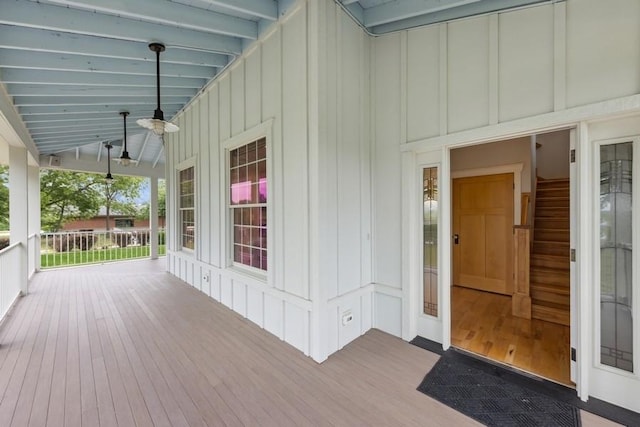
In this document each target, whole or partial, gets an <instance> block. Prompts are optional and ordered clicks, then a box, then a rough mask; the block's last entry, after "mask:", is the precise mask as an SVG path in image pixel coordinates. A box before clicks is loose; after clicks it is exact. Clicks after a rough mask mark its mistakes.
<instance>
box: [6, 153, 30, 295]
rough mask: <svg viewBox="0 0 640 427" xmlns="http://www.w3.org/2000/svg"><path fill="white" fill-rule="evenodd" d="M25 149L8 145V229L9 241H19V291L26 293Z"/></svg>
mask: <svg viewBox="0 0 640 427" xmlns="http://www.w3.org/2000/svg"><path fill="white" fill-rule="evenodd" d="M28 181H29V180H28V166H27V150H26V149H25V148H22V147H15V146H12V145H10V146H9V230H10V232H11V239H10V243H11V244H12V245H13V244H14V243H20V248H19V251H20V276H19V278H18V280H19V282H20V291H21V293H22V295H26V294H27V293H28V291H29V290H28V281H27V280H28V278H27V277H28V275H27V269H28V263H27V248H28V238H29V216H28V214H27V213H28V212H29V197H25V195H28V192H29V186H28Z"/></svg>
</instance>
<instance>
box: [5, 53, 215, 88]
mask: <svg viewBox="0 0 640 427" xmlns="http://www.w3.org/2000/svg"><path fill="white" fill-rule="evenodd" d="M0 67H6V68H23V69H37V70H59V71H77V72H98V73H115V74H137V75H145V76H153V77H155V76H156V64H154V63H151V62H147V61H136V60H131V59H110V58H101V57H87V56H83V55H68V54H62V53H47V52H29V51H26V50H15V49H0ZM216 72H217V70H216V68H215V67H200V66H197V65H182V64H160V76H161V77H162V76H175V77H195V78H200V79H210V78H212V77H213V76H215V74H216ZM152 81H154V82H155V79H152Z"/></svg>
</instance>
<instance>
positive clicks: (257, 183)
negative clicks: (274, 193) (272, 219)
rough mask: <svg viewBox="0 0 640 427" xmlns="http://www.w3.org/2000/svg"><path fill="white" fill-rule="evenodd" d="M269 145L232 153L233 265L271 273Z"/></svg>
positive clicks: (262, 143) (263, 143)
mask: <svg viewBox="0 0 640 427" xmlns="http://www.w3.org/2000/svg"><path fill="white" fill-rule="evenodd" d="M266 145H267V141H266V138H260V139H258V140H256V141H253V142H251V143H249V144H246V145H243V146H241V147H238V148H235V149H233V150H230V151H229V183H230V186H229V209H230V218H231V225H232V230H231V244H232V248H233V263H234V264H235V265H243V266H247V267H252V268H255V269H258V270H261V271H267V148H266Z"/></svg>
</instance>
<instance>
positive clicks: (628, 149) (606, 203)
mask: <svg viewBox="0 0 640 427" xmlns="http://www.w3.org/2000/svg"><path fill="white" fill-rule="evenodd" d="M639 144H640V138H628V139H623V140H613V141H603V142H600V143H598V144H596V145H595V147H594V151H593V154H594V160H595V161H594V168H595V172H596V173H595V176H596V178H597V182H595V184H596V185H595V187H596V189H597V197H596V198H595V201H596V206H594V213H595V226H596V228H595V231H596V233H595V237H596V241H595V242H594V249H595V261H596V268H597V272H596V274H595V278H596V280H595V281H594V282H595V283H596V289H594V293H593V295H594V305H593V307H594V311H595V313H594V314H595V316H594V330H593V335H594V352H593V369H592V374H591V385H590V391H591V392H592V393H591V394H593V395H594V396H596V397H600V398H602V399H605V400H607V401H609V402H612V403H615V404H618V405H620V406H624V407H627V408H630V409H633V410H634V411H640V398H638V396H640V375H639V374H640V366H639V364H640V363H639V362H640V357H639V356H640V355H639V354H638V350H639V342H638V340H639V338H640V334H639V333H638V294H640V286H639V284H640V280H638V274H639V272H638V250H637V245H638V237H639V236H640V234H639V230H638V226H637V225H638V221H637V218H638V202H637V200H636V199H637V197H634V195H637V194H638V191H637V188H638V184H637V182H636V181H637V179H638V178H637V177H640V174H639V168H640V163H639V162H638V161H637V160H636V159H635V157H636V156H637V153H638V152H639V150H640V145H639ZM634 178H635V179H634ZM634 249H635V250H634Z"/></svg>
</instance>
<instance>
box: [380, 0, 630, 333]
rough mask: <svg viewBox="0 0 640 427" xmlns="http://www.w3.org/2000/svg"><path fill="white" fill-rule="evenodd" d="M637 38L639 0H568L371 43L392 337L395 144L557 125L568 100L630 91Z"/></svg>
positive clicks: (397, 209)
mask: <svg viewBox="0 0 640 427" xmlns="http://www.w3.org/2000/svg"><path fill="white" fill-rule="evenodd" d="M638 46H640V2H638V1H637V0H619V1H616V4H615V7H611V5H610V4H609V3H608V2H602V1H600V0H567V1H566V2H559V3H556V4H545V5H540V6H534V7H528V8H523V9H520V10H514V11H506V12H503V13H496V14H490V15H485V16H479V17H473V18H469V19H464V20H459V21H455V22H450V23H443V24H436V25H433V26H429V27H424V28H418V29H412V30H407V31H402V32H398V33H394V34H389V35H385V36H382V37H378V38H376V39H374V40H373V41H372V59H371V66H372V88H373V89H372V94H371V96H372V118H373V124H372V129H373V141H374V142H373V144H374V148H373V153H372V158H373V159H374V161H373V172H374V175H373V182H374V185H373V200H374V203H373V205H374V220H373V224H374V225H373V229H374V234H373V236H374V241H373V245H374V258H373V260H374V262H373V266H374V267H373V274H374V281H375V282H376V283H378V284H381V285H385V286H378V287H376V290H377V294H376V295H377V297H376V299H375V312H374V324H375V325H376V326H377V327H379V328H381V329H384V330H386V331H388V332H391V333H395V334H396V335H400V333H399V331H400V330H401V319H400V318H401V317H402V316H400V315H398V310H399V307H401V306H402V305H401V302H400V301H401V298H402V297H401V296H400V295H402V294H400V293H397V292H395V290H396V289H399V288H401V287H402V268H401V253H402V233H401V230H402V225H403V224H402V218H403V208H402V201H401V186H402V183H401V177H402V163H401V151H403V150H404V149H405V148H404V147H403V146H405V147H408V149H410V150H413V151H415V152H420V151H426V150H427V149H431V150H433V149H439V148H440V147H443V146H445V145H448V144H451V143H456V144H461V143H466V142H472V141H479V140H486V139H487V138H488V136H487V135H491V134H496V135H497V134H500V133H502V134H503V135H506V137H504V138H502V139H508V138H509V136H510V135H509V134H508V130H507V129H520V130H519V132H523V126H524V125H521V124H520V123H525V120H532V119H533V118H536V119H535V122H536V123H538V126H545V125H544V123H545V117H547V116H548V117H550V119H549V120H546V123H554V124H555V125H556V126H557V125H558V124H559V123H561V122H562V121H563V117H564V116H562V114H563V112H564V111H569V109H573V110H572V111H575V109H576V107H583V106H584V107H585V108H586V106H588V105H589V104H593V103H596V102H602V101H606V100H612V99H618V98H621V97H625V96H631V95H635V94H637V93H638V92H639V90H640V79H639V78H638V76H639V75H640V50H639V49H638ZM596 110H597V108H595V109H594V111H596ZM581 111H582V110H581ZM585 111H586V110H585ZM553 114H555V115H553ZM581 114H583V113H581ZM545 115H547V116H545ZM572 115H573V117H577V116H576V115H575V113H567V114H566V119H564V120H565V121H566V123H569V124H571V123H572V121H571V117H572ZM583 115H584V114H583ZM574 120H575V119H574ZM574 123H575V122H574ZM547 126H548V125H547ZM501 129H504V130H503V131H501ZM535 130H537V131H539V130H540V128H536V129H535ZM514 133H515V132H514ZM443 152H444V151H443ZM407 158H413V157H411V156H409V157H407ZM443 161H445V165H446V164H447V163H446V161H447V158H446V157H444V156H443ZM410 175H411V173H409V175H407V176H410ZM405 247H409V246H406V245H405ZM382 290H385V291H384V293H381V292H382ZM394 295H395V296H394Z"/></svg>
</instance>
